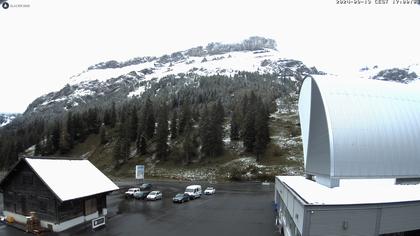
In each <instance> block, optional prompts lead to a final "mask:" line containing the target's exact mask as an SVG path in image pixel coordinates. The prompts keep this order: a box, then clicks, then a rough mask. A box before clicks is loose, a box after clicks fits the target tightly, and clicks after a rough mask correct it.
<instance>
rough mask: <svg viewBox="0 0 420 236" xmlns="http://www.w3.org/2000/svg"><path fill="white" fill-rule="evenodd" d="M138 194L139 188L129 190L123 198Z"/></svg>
mask: <svg viewBox="0 0 420 236" xmlns="http://www.w3.org/2000/svg"><path fill="white" fill-rule="evenodd" d="M137 192H140V189H139V188H129V189H128V190H127V192H125V197H132V196H133V195H134V193H137Z"/></svg>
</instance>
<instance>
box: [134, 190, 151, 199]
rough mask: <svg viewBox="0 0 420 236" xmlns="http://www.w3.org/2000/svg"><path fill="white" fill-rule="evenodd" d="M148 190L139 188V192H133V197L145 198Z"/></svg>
mask: <svg viewBox="0 0 420 236" xmlns="http://www.w3.org/2000/svg"><path fill="white" fill-rule="evenodd" d="M149 193H150V191H147V190H141V191H140V192H135V193H134V194H133V197H134V198H135V199H145V198H146V197H147V195H149Z"/></svg>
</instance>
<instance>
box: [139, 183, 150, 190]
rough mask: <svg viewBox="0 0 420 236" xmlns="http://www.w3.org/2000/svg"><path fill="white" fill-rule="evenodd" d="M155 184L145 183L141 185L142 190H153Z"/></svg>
mask: <svg viewBox="0 0 420 236" xmlns="http://www.w3.org/2000/svg"><path fill="white" fill-rule="evenodd" d="M152 187H153V185H152V184H151V183H143V184H142V185H140V189H141V190H151V189H152Z"/></svg>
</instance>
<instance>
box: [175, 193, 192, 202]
mask: <svg viewBox="0 0 420 236" xmlns="http://www.w3.org/2000/svg"><path fill="white" fill-rule="evenodd" d="M188 200H190V196H189V195H188V194H185V193H178V194H177V195H175V197H173V198H172V201H173V202H174V203H183V202H188Z"/></svg>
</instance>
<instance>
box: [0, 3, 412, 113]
mask: <svg viewBox="0 0 420 236" xmlns="http://www.w3.org/2000/svg"><path fill="white" fill-rule="evenodd" d="M372 1H374V0H372ZM9 2H10V3H11V4H13V3H29V4H30V5H31V6H30V7H29V8H25V9H16V8H9V9H7V10H4V9H0V22H2V24H1V26H0V27H1V28H0V30H1V32H2V37H1V41H0V43H1V48H2V49H1V52H0V66H1V69H0V83H1V87H0V111H10V112H13V111H18V112H22V111H24V109H25V108H26V106H27V105H28V104H29V103H30V102H31V101H32V100H33V99H35V98H36V97H38V96H40V95H42V94H43V93H47V92H50V91H52V90H57V89H59V88H60V87H61V86H62V85H64V84H65V83H66V82H67V81H68V78H69V77H70V76H71V75H73V74H76V73H78V72H80V71H82V70H84V69H86V68H87V66H89V65H92V64H95V63H97V62H100V61H105V60H110V59H117V60H123V59H127V58H131V57H135V56H143V55H161V54H164V53H170V52H172V51H175V50H182V49H187V48H189V47H192V46H198V45H205V44H206V43H208V42H211V41H239V40H242V39H244V38H246V37H249V36H252V35H261V36H267V37H272V38H274V39H276V40H277V42H278V46H279V50H280V51H281V52H284V55H285V56H287V57H295V58H297V59H302V60H304V61H305V62H307V63H309V64H311V65H315V66H320V67H321V68H322V67H325V68H328V69H329V70H332V71H333V72H341V71H346V70H349V69H352V70H353V69H354V68H355V67H360V66H361V65H365V64H398V63H401V64H407V63H413V62H416V63H419V62H420V60H419V57H420V47H419V46H418V42H419V39H420V35H419V34H418V33H417V30H416V29H417V28H418V26H417V22H420V14H419V13H420V6H413V5H410V6H400V5H392V4H388V5H385V6H380V5H375V4H371V5H369V6H368V5H357V6H348V5H337V4H336V1H335V0H318V1H315V0H302V1H297V0H281V1H280V0H261V1H240V0H232V1H223V0H206V1H204V0H203V1H197V0H189V1H187V0H177V1H171V0H166V1H165V0H154V1H128V0H127V1H123V0H120V1H105V0H90V1H82V0H73V1H53V0H44V1H30V0H9Z"/></svg>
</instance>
